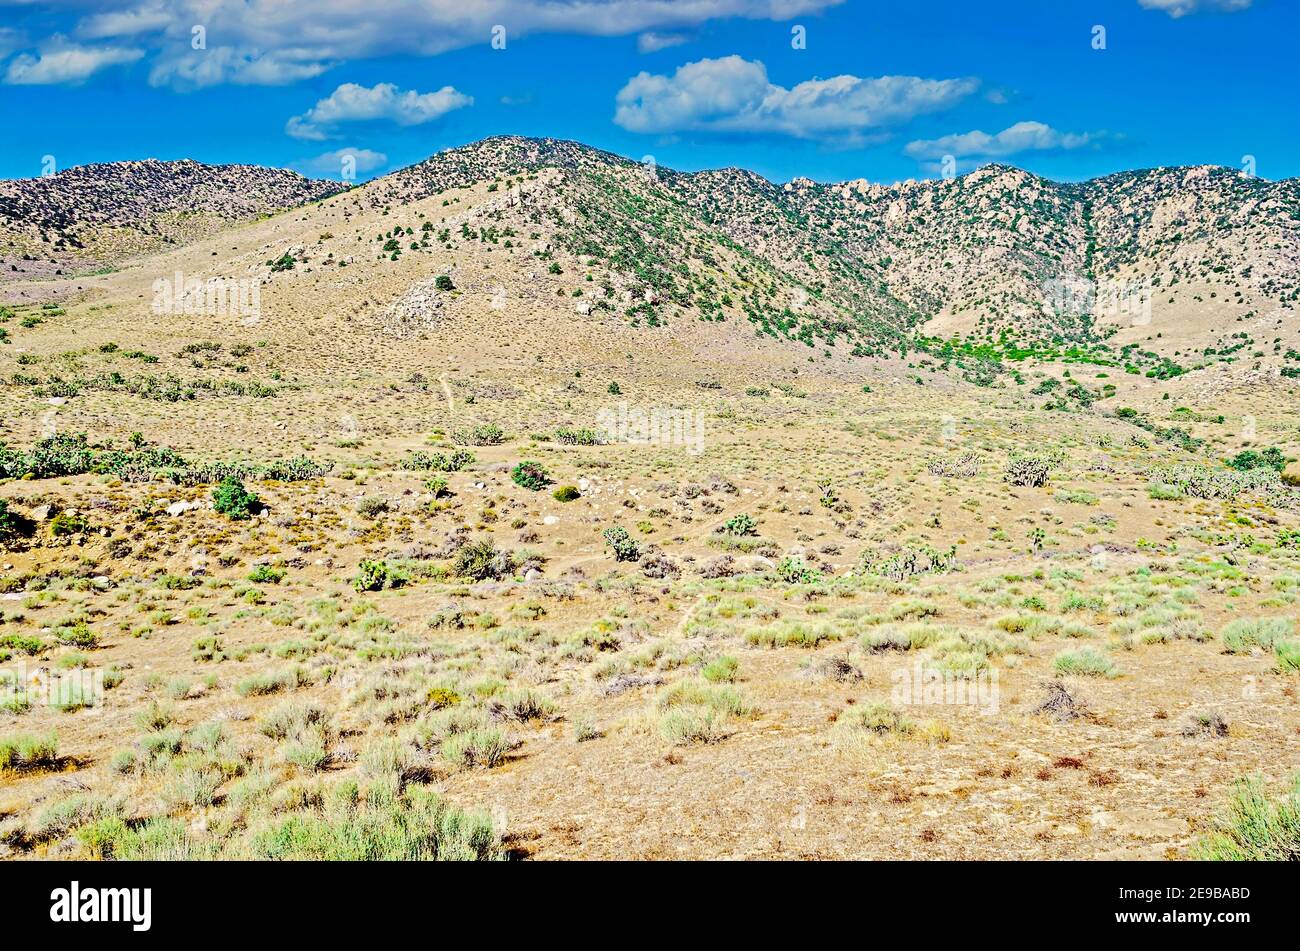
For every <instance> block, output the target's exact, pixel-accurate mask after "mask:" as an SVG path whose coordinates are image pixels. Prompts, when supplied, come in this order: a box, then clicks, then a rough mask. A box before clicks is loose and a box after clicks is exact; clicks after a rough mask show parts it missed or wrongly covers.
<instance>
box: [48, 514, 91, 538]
mask: <svg viewBox="0 0 1300 951" xmlns="http://www.w3.org/2000/svg"><path fill="white" fill-rule="evenodd" d="M88 531H90V523H89V522H87V521H86V519H85V518H84V517H83V516H81V515H77V514H76V513H73V512H60V513H59V514H58V515H56V516H54V518H52V519H50V534H51V535H53V536H54V537H55V538H63V537H65V536H68V535H84V534H86V532H88Z"/></svg>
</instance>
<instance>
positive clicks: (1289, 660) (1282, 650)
mask: <svg viewBox="0 0 1300 951" xmlns="http://www.w3.org/2000/svg"><path fill="white" fill-rule="evenodd" d="M1273 653H1274V655H1275V656H1276V657H1277V669H1278V672H1279V673H1283V674H1293V673H1296V672H1297V671H1300V641H1275V642H1274V643H1273Z"/></svg>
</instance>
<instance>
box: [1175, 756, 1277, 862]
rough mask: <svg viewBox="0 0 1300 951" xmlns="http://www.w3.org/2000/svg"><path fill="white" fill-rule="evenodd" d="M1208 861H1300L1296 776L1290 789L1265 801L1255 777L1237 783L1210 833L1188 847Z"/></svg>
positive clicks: (1261, 785) (1193, 853) (1260, 785)
mask: <svg viewBox="0 0 1300 951" xmlns="http://www.w3.org/2000/svg"><path fill="white" fill-rule="evenodd" d="M1192 858H1194V859H1198V860H1200V861H1211V862H1295V861H1300V773H1298V774H1296V776H1295V777H1294V778H1293V779H1292V781H1291V788H1290V789H1289V790H1288V791H1286V792H1284V793H1283V794H1282V795H1281V796H1279V797H1278V798H1276V799H1269V797H1268V795H1267V794H1266V793H1265V791H1264V784H1263V782H1262V781H1261V780H1259V779H1258V778H1254V777H1251V778H1247V779H1242V780H1239V781H1238V782H1237V783H1236V784H1235V785H1234V786H1233V789H1232V794H1231V796H1230V798H1229V800H1228V805H1227V808H1226V809H1225V810H1224V811H1223V813H1222V814H1221V815H1220V816H1219V817H1218V818H1217V819H1216V821H1215V828H1214V830H1213V831H1212V832H1210V833H1209V834H1208V835H1206V836H1205V837H1204V838H1202V839H1201V840H1200V841H1198V842H1197V843H1196V844H1195V845H1194V846H1193V847H1192Z"/></svg>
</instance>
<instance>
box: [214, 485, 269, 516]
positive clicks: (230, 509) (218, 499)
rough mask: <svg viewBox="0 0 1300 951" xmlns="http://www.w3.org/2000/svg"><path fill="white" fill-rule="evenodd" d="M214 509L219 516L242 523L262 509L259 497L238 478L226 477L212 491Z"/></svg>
mask: <svg viewBox="0 0 1300 951" xmlns="http://www.w3.org/2000/svg"><path fill="white" fill-rule="evenodd" d="M212 507H213V509H215V510H216V511H217V512H218V513H219V514H221V515H225V516H227V517H228V518H231V519H234V520H235V521H238V522H242V521H245V520H247V519H249V518H252V516H253V515H254V514H255V513H256V512H258V511H259V510H260V508H261V506H260V503H259V502H258V501H257V496H256V495H254V494H253V493H252V492H249V491H248V489H246V488H244V483H243V482H242V481H241V480H240V479H239V478H238V477H237V476H233V475H232V476H226V477H225V478H224V479H222V480H221V482H220V483H219V484H218V485H217V487H216V488H215V489H213V490H212Z"/></svg>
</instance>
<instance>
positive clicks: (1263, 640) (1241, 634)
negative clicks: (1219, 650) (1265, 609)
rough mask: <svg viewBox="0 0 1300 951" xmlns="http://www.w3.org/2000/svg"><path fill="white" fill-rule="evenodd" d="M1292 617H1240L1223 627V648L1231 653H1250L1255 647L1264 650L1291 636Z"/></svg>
mask: <svg viewBox="0 0 1300 951" xmlns="http://www.w3.org/2000/svg"><path fill="white" fill-rule="evenodd" d="M1291 630H1292V625H1291V619H1290V618H1284V617H1268V618H1239V619H1237V620H1236V621H1231V622H1229V623H1228V625H1227V626H1226V627H1224V629H1223V649H1224V650H1225V651H1227V652H1228V653H1229V654H1248V653H1250V651H1251V649H1252V648H1254V647H1262V648H1263V649H1264V650H1270V649H1272V647H1273V645H1274V644H1275V643H1276V642H1277V641H1280V640H1282V639H1284V638H1288V637H1290V636H1291Z"/></svg>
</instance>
